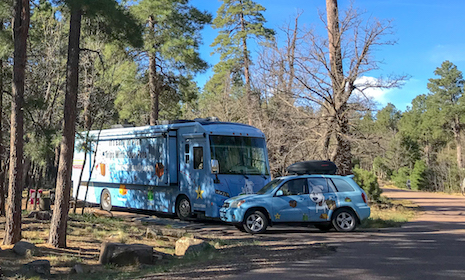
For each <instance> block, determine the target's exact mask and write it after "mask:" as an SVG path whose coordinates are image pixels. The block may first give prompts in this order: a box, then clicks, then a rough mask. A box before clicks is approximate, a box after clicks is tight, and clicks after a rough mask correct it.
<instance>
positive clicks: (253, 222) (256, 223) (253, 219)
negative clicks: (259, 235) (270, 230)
mask: <svg viewBox="0 0 465 280" xmlns="http://www.w3.org/2000/svg"><path fill="white" fill-rule="evenodd" d="M246 224H247V227H248V228H249V229H250V230H251V231H254V232H257V231H260V230H261V229H262V228H263V219H262V217H260V216H259V215H257V214H252V215H250V216H249V217H248V218H247V221H246Z"/></svg>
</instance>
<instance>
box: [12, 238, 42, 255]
mask: <svg viewBox="0 0 465 280" xmlns="http://www.w3.org/2000/svg"><path fill="white" fill-rule="evenodd" d="M13 252H14V253H15V254H17V255H19V256H23V257H24V256H26V255H28V254H30V255H31V256H34V255H36V254H37V252H38V249H37V247H36V245H34V244H32V243H29V242H26V241H19V242H17V243H16V244H15V245H14V246H13Z"/></svg>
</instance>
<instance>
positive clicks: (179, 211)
mask: <svg viewBox="0 0 465 280" xmlns="http://www.w3.org/2000/svg"><path fill="white" fill-rule="evenodd" d="M176 215H177V216H178V218H179V219H180V220H185V219H187V218H189V217H190V216H191V203H190V201H189V199H188V198H187V197H185V196H182V197H181V198H179V199H178V202H177V203H176Z"/></svg>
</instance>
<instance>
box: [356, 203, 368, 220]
mask: <svg viewBox="0 0 465 280" xmlns="http://www.w3.org/2000/svg"><path fill="white" fill-rule="evenodd" d="M357 214H358V218H359V219H360V221H363V220H365V219H367V218H368V217H370V214H371V210H370V206H368V205H367V206H362V207H358V209H357Z"/></svg>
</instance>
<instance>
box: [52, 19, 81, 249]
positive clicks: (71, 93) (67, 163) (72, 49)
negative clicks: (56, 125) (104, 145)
mask: <svg viewBox="0 0 465 280" xmlns="http://www.w3.org/2000/svg"><path fill="white" fill-rule="evenodd" d="M81 16H82V11H81V10H72V11H71V19H70V29H69V44H68V62H67V78H66V96H65V108H64V122H63V137H62V141H61V149H60V160H59V164H58V173H57V184H56V196H55V209H54V211H53V216H52V222H51V226H50V237H49V240H48V242H49V243H50V244H51V245H53V246H54V247H59V248H65V247H66V228H67V221H68V211H69V199H70V191H71V171H72V161H73V152H74V140H75V139H74V137H75V129H76V105H77V96H78V80H79V40H80V34H81Z"/></svg>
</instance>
